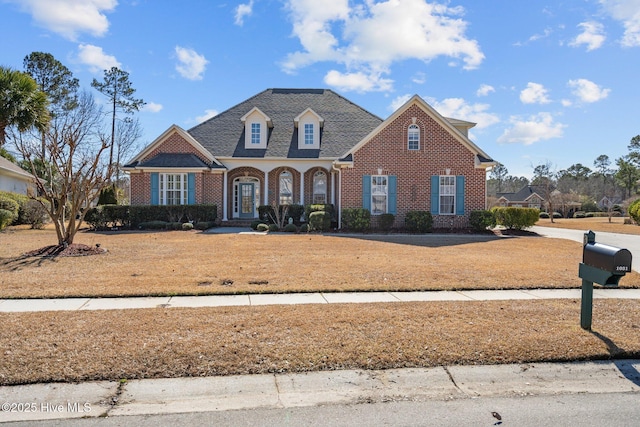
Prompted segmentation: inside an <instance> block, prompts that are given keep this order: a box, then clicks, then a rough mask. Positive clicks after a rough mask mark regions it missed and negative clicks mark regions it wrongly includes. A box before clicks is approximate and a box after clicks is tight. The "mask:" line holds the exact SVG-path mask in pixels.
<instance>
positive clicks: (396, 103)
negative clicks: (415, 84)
mask: <svg viewBox="0 0 640 427" xmlns="http://www.w3.org/2000/svg"><path fill="white" fill-rule="evenodd" d="M411 96H412V95H409V94H406V95H400V96H397V97H396V98H394V100H393V101H391V104H389V108H388V109H389V110H390V111H396V110H397V109H398V108H400V107H402V106H403V105H404V104H405V103H406V102H407V101H408V100H410V99H411Z"/></svg>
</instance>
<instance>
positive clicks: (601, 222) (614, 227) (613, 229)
mask: <svg viewBox="0 0 640 427" xmlns="http://www.w3.org/2000/svg"><path fill="white" fill-rule="evenodd" d="M624 220H625V218H622V217H613V218H611V222H609V218H555V219H554V220H553V223H552V222H551V219H540V220H539V221H538V222H537V223H536V225H539V226H541V227H554V228H570V229H572V230H585V231H587V230H593V231H596V232H597V231H606V232H609V233H622V234H635V235H638V236H640V226H638V225H635V224H625V223H624Z"/></svg>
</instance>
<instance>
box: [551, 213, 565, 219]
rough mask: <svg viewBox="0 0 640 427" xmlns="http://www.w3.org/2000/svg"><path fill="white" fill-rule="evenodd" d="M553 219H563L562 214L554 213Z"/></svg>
mask: <svg viewBox="0 0 640 427" xmlns="http://www.w3.org/2000/svg"><path fill="white" fill-rule="evenodd" d="M553 217H554V218H563V216H562V214H561V213H560V212H554V213H553Z"/></svg>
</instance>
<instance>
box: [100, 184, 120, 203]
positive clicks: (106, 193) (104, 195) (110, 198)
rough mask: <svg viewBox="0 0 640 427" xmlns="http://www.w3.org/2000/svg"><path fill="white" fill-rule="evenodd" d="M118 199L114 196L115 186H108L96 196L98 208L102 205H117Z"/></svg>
mask: <svg viewBox="0 0 640 427" xmlns="http://www.w3.org/2000/svg"><path fill="white" fill-rule="evenodd" d="M117 204H118V197H117V196H116V187H115V185H110V186H109V187H107V188H103V189H102V191H101V192H100V196H98V206H102V205H117Z"/></svg>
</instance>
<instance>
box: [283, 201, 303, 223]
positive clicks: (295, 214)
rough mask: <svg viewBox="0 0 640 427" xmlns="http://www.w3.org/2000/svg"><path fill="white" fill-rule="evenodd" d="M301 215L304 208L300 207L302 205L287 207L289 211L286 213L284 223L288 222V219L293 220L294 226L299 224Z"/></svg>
mask: <svg viewBox="0 0 640 427" xmlns="http://www.w3.org/2000/svg"><path fill="white" fill-rule="evenodd" d="M303 214H304V206H302V205H289V210H288V211H287V218H286V221H289V218H293V222H294V223H295V224H300V218H301V217H302V215H303ZM307 218H308V217H307Z"/></svg>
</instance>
